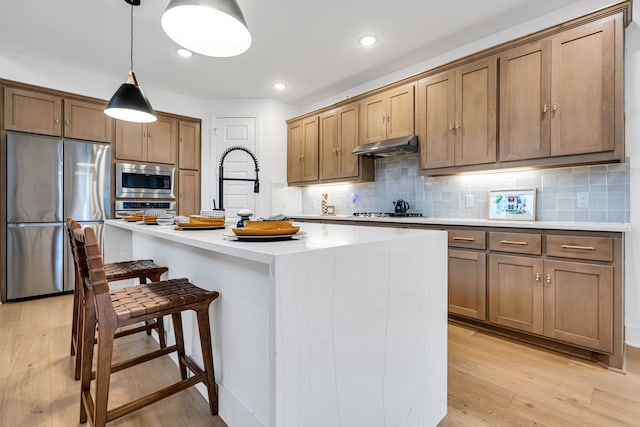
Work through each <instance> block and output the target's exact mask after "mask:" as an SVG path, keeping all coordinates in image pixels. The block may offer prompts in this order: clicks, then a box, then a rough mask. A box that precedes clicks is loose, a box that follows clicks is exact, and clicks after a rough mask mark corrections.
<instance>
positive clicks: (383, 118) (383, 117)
mask: <svg viewBox="0 0 640 427" xmlns="http://www.w3.org/2000/svg"><path fill="white" fill-rule="evenodd" d="M386 117H387V116H385V115H383V116H382V123H384V120H385V118H386Z"/></svg>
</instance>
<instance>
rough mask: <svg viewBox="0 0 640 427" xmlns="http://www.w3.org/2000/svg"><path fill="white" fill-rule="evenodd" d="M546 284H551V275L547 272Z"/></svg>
mask: <svg viewBox="0 0 640 427" xmlns="http://www.w3.org/2000/svg"><path fill="white" fill-rule="evenodd" d="M547 284H551V275H550V274H547Z"/></svg>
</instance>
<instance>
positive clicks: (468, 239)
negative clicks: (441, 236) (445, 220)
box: [451, 236, 476, 242]
mask: <svg viewBox="0 0 640 427" xmlns="http://www.w3.org/2000/svg"><path fill="white" fill-rule="evenodd" d="M451 240H462V241H465V242H475V240H476V239H474V238H473V237H458V236H453V237H452V238H451Z"/></svg>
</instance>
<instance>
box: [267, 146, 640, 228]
mask: <svg viewBox="0 0 640 427" xmlns="http://www.w3.org/2000/svg"><path fill="white" fill-rule="evenodd" d="M629 167H630V166H629V160H628V159H627V161H626V163H621V164H607V165H595V166H580V167H566V168H554V169H541V170H528V171H518V172H500V173H486V174H473V175H456V176H442V177H423V176H420V175H419V173H418V170H419V157H418V154H410V155H405V156H400V157H390V158H381V159H377V160H376V181H375V182H370V183H362V184H336V185H314V186H309V187H304V188H302V189H301V190H300V191H291V192H282V191H279V192H278V197H275V198H274V200H273V201H272V207H273V208H275V207H283V206H288V207H292V206H296V207H297V206H300V212H287V213H290V214H296V213H301V214H304V215H319V214H320V200H321V194H322V193H328V194H329V199H328V203H329V205H333V206H335V208H336V214H337V215H351V214H352V213H353V212H365V211H370V212H392V211H393V204H392V201H393V200H397V199H403V200H405V201H406V202H408V203H409V205H410V206H411V209H410V211H415V212H422V213H423V215H424V216H427V217H435V218H478V219H482V218H486V217H487V210H488V205H487V203H488V192H489V190H494V189H508V188H536V189H537V199H536V219H537V220H539V221H575V222H630V203H629V197H630V191H629V187H630V186H629V176H630V174H629ZM283 197H284V198H285V199H287V198H295V199H298V198H300V200H301V203H298V201H297V200H294V201H291V200H288V199H287V200H285V201H283V200H280V199H282V198H283ZM295 210H297V209H295Z"/></svg>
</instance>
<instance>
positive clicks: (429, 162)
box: [418, 72, 455, 169]
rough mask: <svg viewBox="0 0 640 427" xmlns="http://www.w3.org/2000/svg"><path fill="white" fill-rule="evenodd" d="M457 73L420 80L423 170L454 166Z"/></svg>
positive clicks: (421, 157) (421, 163)
mask: <svg viewBox="0 0 640 427" xmlns="http://www.w3.org/2000/svg"><path fill="white" fill-rule="evenodd" d="M454 90H455V73H453V72H446V73H441V74H437V75H435V76H431V77H427V78H425V79H422V80H420V82H419V85H418V115H419V117H420V167H421V168H422V169H430V168H442V167H448V166H453V165H454V162H455V158H454V148H455V147H454V141H455V133H454V130H455V126H454V121H455V97H454V93H455V92H454Z"/></svg>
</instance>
